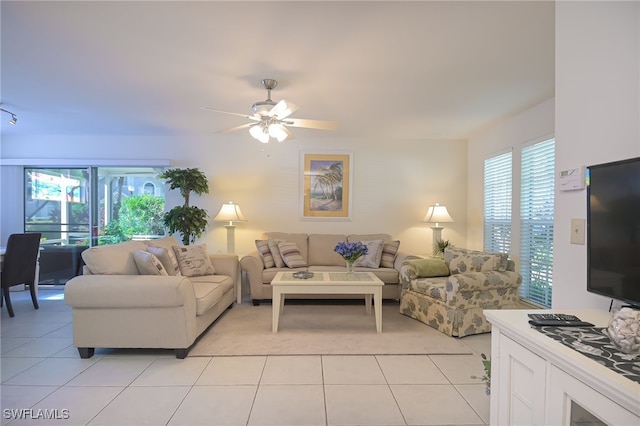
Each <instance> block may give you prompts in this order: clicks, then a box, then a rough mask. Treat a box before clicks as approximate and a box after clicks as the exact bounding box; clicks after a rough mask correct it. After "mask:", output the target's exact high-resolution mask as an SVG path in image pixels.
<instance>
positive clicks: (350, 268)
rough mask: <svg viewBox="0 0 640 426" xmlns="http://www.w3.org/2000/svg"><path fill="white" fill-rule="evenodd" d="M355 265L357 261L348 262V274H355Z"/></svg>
mask: <svg viewBox="0 0 640 426" xmlns="http://www.w3.org/2000/svg"><path fill="white" fill-rule="evenodd" d="M355 263H356V261H355V260H347V274H353V273H354V272H355V267H354V266H353V265H354V264H355Z"/></svg>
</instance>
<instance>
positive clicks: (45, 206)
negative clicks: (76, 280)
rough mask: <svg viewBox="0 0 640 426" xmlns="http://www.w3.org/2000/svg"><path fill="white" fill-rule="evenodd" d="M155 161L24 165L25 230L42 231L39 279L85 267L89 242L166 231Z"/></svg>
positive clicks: (60, 279)
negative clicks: (122, 164)
mask: <svg viewBox="0 0 640 426" xmlns="http://www.w3.org/2000/svg"><path fill="white" fill-rule="evenodd" d="M162 171H164V168H161V167H160V168H154V167H77V168H68V167H67V168H64V167H57V168H55V167H52V168H25V169H24V193H25V197H24V200H25V201H24V212H25V216H24V230H25V232H41V233H42V243H41V247H42V250H41V251H40V283H41V284H64V283H65V282H66V281H67V280H68V279H70V278H71V277H73V276H75V275H77V274H78V273H79V272H81V259H80V253H81V252H82V251H83V250H84V249H86V248H87V247H90V246H95V245H104V244H115V243H119V242H121V241H127V240H132V239H152V238H157V237H161V236H164V234H165V229H164V225H163V223H162V214H163V212H164V189H165V185H164V182H163V181H162V179H159V178H158V175H159V174H160V173H161V172H162Z"/></svg>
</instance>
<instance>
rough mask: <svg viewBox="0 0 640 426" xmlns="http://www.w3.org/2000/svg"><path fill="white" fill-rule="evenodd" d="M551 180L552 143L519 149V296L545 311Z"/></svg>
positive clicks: (549, 276) (550, 265)
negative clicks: (520, 160) (520, 281)
mask: <svg viewBox="0 0 640 426" xmlns="http://www.w3.org/2000/svg"><path fill="white" fill-rule="evenodd" d="M554 178H555V140H554V139H550V140H547V141H544V142H539V143H536V144H533V145H530V146H527V147H525V148H523V149H522V163H521V190H520V192H521V193H520V274H521V275H522V286H521V287H520V295H521V297H522V298H524V299H527V300H530V301H532V302H535V303H538V304H540V305H542V306H546V307H551V289H552V273H553V206H554V188H555V186H554Z"/></svg>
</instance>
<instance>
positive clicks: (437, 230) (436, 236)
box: [431, 226, 443, 255]
mask: <svg viewBox="0 0 640 426" xmlns="http://www.w3.org/2000/svg"><path fill="white" fill-rule="evenodd" d="M431 229H433V254H434V255H435V254H436V253H437V251H438V241H441V240H442V229H443V227H442V226H432V227H431Z"/></svg>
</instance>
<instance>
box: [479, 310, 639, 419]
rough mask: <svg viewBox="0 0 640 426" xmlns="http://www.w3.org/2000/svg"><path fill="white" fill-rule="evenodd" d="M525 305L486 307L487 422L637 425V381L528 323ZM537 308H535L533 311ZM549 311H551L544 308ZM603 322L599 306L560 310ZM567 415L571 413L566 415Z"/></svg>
mask: <svg viewBox="0 0 640 426" xmlns="http://www.w3.org/2000/svg"><path fill="white" fill-rule="evenodd" d="M529 312H531V311H527V310H487V311H484V313H485V316H486V317H487V319H488V320H489V321H490V322H491V324H492V335H491V413H490V422H491V424H492V425H501V426H502V425H571V424H583V423H579V421H580V420H579V419H577V416H578V415H586V416H589V417H592V419H591V420H590V423H589V424H609V425H635V426H637V425H640V384H639V383H637V382H635V381H632V380H630V379H629V378H626V377H624V376H622V375H620V374H618V373H616V372H614V371H612V370H610V369H609V368H607V367H605V366H603V365H601V364H599V363H597V362H596V361H594V360H592V359H590V358H588V357H586V356H584V355H583V354H581V353H579V352H577V351H575V350H573V349H571V348H569V347H567V346H565V345H563V344H562V343H560V342H557V341H555V340H554V339H552V338H550V337H548V336H546V335H544V334H542V333H540V332H539V331H537V330H535V329H533V328H531V327H530V326H529V324H528V317H527V313H529ZM537 312H540V311H537ZM549 312H552V311H549ZM563 313H569V314H574V315H577V316H578V317H580V318H581V319H583V320H585V321H588V322H591V323H593V324H595V325H596V326H598V327H606V325H607V323H608V320H609V313H608V312H604V311H595V310H594V311H575V310H572V311H568V310H566V311H563ZM572 415H573V418H572Z"/></svg>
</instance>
